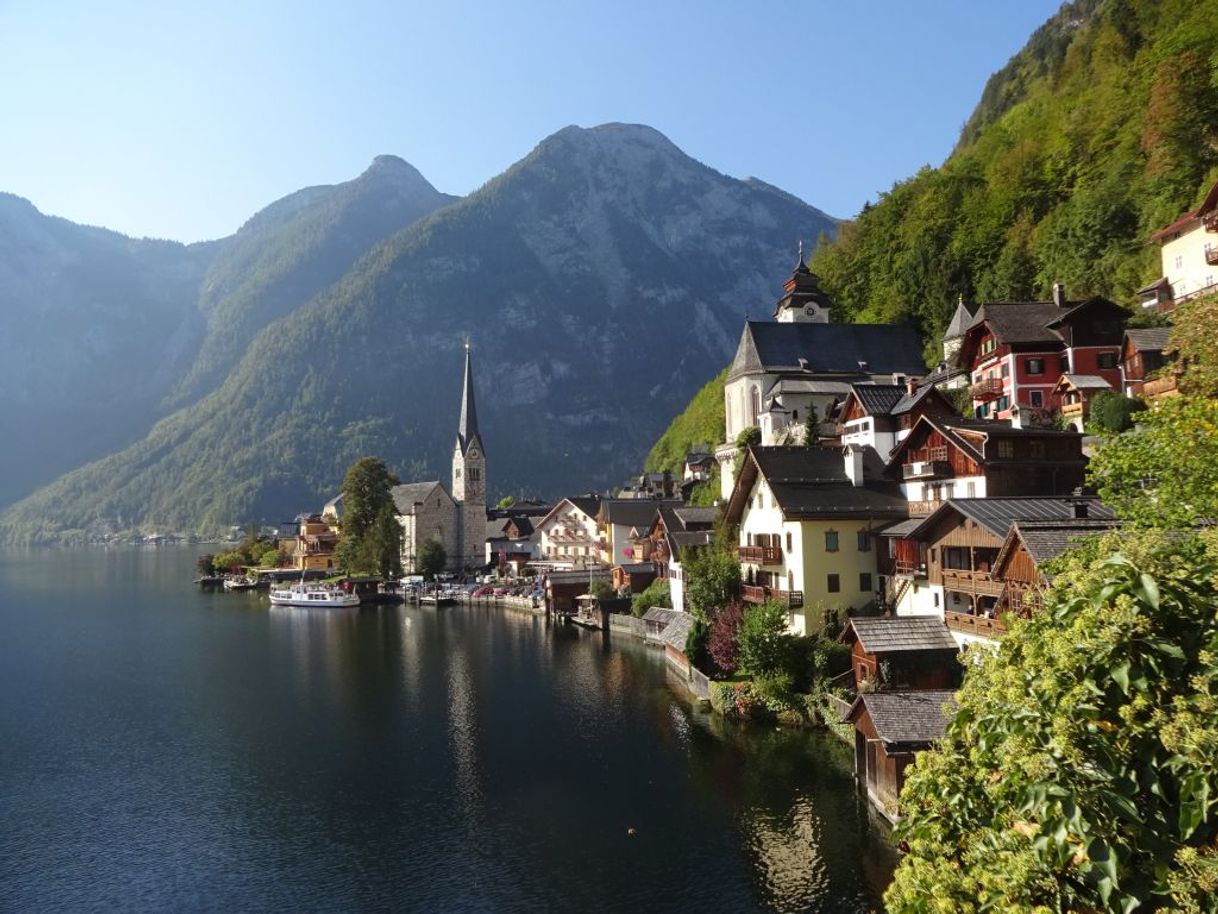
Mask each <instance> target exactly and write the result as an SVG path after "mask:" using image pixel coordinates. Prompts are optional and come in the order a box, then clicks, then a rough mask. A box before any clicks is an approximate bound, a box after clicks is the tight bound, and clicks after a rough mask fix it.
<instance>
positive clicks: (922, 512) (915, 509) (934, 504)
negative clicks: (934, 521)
mask: <svg viewBox="0 0 1218 914" xmlns="http://www.w3.org/2000/svg"><path fill="white" fill-rule="evenodd" d="M942 504H943V502H942V501H933V500H932V501H911V502H910V503H909V516H910V517H926V516H927V515H929V514H934V513H935V512H936V511H938V510H939V506H940V505H942Z"/></svg>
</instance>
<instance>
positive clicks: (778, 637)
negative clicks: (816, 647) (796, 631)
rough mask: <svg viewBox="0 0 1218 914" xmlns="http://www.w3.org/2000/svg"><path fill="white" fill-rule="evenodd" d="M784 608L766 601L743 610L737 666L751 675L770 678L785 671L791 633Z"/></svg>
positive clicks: (789, 652)
mask: <svg viewBox="0 0 1218 914" xmlns="http://www.w3.org/2000/svg"><path fill="white" fill-rule="evenodd" d="M787 615H788V611H787V607H785V606H784V605H782V604H781V603H778V602H776V601H774V600H767V601H766V602H765V603H761V604H759V605H756V606H752V607H750V608H749V609H747V610H745V613H744V621H743V622H742V623H741V625H740V640H739V652H738V655H737V658H738V661H739V664H738V665H739V667H740V669H742V670H744V671H745V672H746V673H748V674H749V675H750V676H754V677H772V676H777V675H779V674H782V673H785V672H787V666H788V664H789V660H790V655H791V635H790V632H789V627H790V626H789V624H788V621H787Z"/></svg>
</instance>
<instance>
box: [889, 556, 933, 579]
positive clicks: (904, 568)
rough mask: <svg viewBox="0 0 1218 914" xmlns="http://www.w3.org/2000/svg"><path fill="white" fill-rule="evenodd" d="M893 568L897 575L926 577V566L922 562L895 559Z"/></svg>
mask: <svg viewBox="0 0 1218 914" xmlns="http://www.w3.org/2000/svg"><path fill="white" fill-rule="evenodd" d="M894 567H895V568H896V572H897V574H907V575H910V576H911V577H918V578H924V577H926V564H925V563H924V562H910V561H906V560H905V559H897V560H896V563H895V566H894Z"/></svg>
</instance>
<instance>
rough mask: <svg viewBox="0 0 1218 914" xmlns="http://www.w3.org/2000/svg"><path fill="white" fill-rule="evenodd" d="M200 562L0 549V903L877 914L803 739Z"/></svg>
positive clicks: (623, 666) (619, 670) (480, 620)
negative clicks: (226, 575)
mask: <svg viewBox="0 0 1218 914" xmlns="http://www.w3.org/2000/svg"><path fill="white" fill-rule="evenodd" d="M193 555H194V550H188V549H182V550H167V549H162V550H150V551H141V550H119V551H108V552H102V551H85V552H24V553H17V552H9V553H5V552H0V861H2V862H0V909H2V910H4V911H21V912H26V911H44V910H48V911H49V910H56V911H59V910H97V909H116V910H146V911H167V910H179V911H181V910H186V911H190V910H200V911H203V910H214V911H284V910H311V911H314V910H315V911H350V910H393V911H472V912H478V911H504V912H514V911H529V912H536V911H651V910H656V911H706V910H715V911H752V910H773V911H784V912H786V911H825V912H846V914H849V912H864V911H870V910H876V909H878V907H879V905H878V899H879V894H880V892H881V891H882V888H883V885H884V884H885V883H886V881H887V879H888V878H889V876H890V874H891V867H892V863H893V858H892V854H891V851H890V849H889V847H888V845H887V842H886V838H885V836H884V835H883V834H882V832H880V831H879V830H877V829H876V828H875V827H873V826H872V825H871V824H870V823H869V821H868V817H867V813H866V810H865V808H864V806H863V804H862V803H861V802H860V800H859V799H858V797H857V796H856V794H855V793H854V791H853V789H852V786H851V783H850V778H849V773H848V772H849V764H850V757H849V752H848V750H847V749H846V748H845V747H842V746H839V745H838V744H836V743H833V742H831V741H829V740H827V738H825V737H823V736H822V735H820V734H806V733H786V732H783V733H779V732H774V731H772V730H769V729H744V730H742V729H734V728H729V727H726V726H725V725H724V724H723V722H722V721H720V720H718V719H717V718H714V717H713V716H711V715H708V714H700V713H696V712H693V711H691V710H690V709H689V708H688V707H687V706H686V705H685V704H684V703H683V702H682V701H681V700H680V699H679V698H678V697H677V696H676V694H675V693H674V691H673V690H672V688H671V687H670V685H669V684H668V682H667V677H668V673H667V670H666V667H665V665H664V663H663V659H662V656H661V655H660V654H659V653H658V652H656V651H652V650H649V649H647V648H644V647H643V646H642V645H639V644H637V643H635V642H631V641H624V640H623V639H615V640H614V641H613V642H612V643H609V642H606V641H605V640H604V639H602V638H601V637H600V636H597V635H594V634H591V633H587V632H583V631H578V630H572V629H566V628H547V627H546V625H545V624H544V620H541V619H538V618H536V617H533V616H531V615H525V614H517V613H511V612H504V611H496V610H490V609H485V608H456V609H451V610H441V611H439V612H437V611H436V610H434V609H426V610H425V609H420V608H401V607H396V608H384V609H365V610H338V611H334V610H330V611H317V610H306V609H301V610H295V609H286V608H284V609H279V608H276V609H269V608H268V606H267V604H266V601H265V597H263V596H260V595H257V594H200V593H197V592H195V591H194V590H192V589H191V588H190V586H189V585H188V584H187V581H188V580H189V579H190V577H191V566H192V564H193ZM630 828H634V829H636V830H637V833H636V835H634V836H630V835H629V834H628V833H627V830H628V829H630Z"/></svg>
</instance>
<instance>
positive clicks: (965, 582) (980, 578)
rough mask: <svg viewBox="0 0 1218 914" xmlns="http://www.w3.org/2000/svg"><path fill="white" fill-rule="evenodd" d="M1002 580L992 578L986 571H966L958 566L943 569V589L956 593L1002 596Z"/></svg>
mask: <svg viewBox="0 0 1218 914" xmlns="http://www.w3.org/2000/svg"><path fill="white" fill-rule="evenodd" d="M1002 588H1003V583H1002V581H996V580H994V577H993V575H991V574H990V573H989V572H988V571H966V570H963V569H959V568H944V569H943V589H944V590H954V591H956V592H957V593H974V594H979V595H980V596H983V597H999V596H1002Z"/></svg>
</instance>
